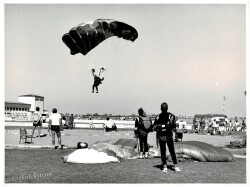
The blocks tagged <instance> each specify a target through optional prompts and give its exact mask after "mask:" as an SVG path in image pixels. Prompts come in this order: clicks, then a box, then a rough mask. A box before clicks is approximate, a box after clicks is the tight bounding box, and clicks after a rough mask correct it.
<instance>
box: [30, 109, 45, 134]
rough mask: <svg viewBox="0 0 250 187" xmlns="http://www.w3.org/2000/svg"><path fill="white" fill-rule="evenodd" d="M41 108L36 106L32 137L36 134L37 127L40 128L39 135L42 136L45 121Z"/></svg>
mask: <svg viewBox="0 0 250 187" xmlns="http://www.w3.org/2000/svg"><path fill="white" fill-rule="evenodd" d="M39 111H40V108H39V107H36V111H35V112H34V113H33V115H32V116H33V131H32V137H33V136H34V132H35V129H36V127H37V129H38V136H39V137H40V134H41V126H42V123H43V121H42V120H43V119H42V115H41V114H40V112H39Z"/></svg>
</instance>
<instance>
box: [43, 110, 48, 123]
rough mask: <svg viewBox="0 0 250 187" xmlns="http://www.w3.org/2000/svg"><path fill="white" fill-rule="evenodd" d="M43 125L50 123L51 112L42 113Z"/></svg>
mask: <svg viewBox="0 0 250 187" xmlns="http://www.w3.org/2000/svg"><path fill="white" fill-rule="evenodd" d="M42 118H43V123H48V122H49V112H44V113H42Z"/></svg>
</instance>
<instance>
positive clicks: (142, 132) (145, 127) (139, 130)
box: [135, 108, 152, 159]
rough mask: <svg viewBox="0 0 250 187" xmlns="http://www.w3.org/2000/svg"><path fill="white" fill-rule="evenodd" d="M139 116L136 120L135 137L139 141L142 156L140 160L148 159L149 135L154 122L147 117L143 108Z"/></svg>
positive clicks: (139, 111)
mask: <svg viewBox="0 0 250 187" xmlns="http://www.w3.org/2000/svg"><path fill="white" fill-rule="evenodd" d="M138 114H139V116H138V117H137V118H136V120H135V137H138V139H139V146H140V147H139V148H140V156H139V158H145V159H147V158H148V133H149V132H150V131H151V129H152V120H151V118H149V117H147V115H146V113H145V112H144V110H143V109H142V108H140V109H139V110H138Z"/></svg>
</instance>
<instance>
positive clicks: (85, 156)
mask: <svg viewBox="0 0 250 187" xmlns="http://www.w3.org/2000/svg"><path fill="white" fill-rule="evenodd" d="M62 160H63V162H67V163H85V164H93V163H108V162H119V160H118V159H117V158H116V157H114V156H109V155H108V154H107V153H104V152H99V151H96V150H94V149H77V150H75V151H74V152H73V153H71V154H69V155H67V156H63V157H62Z"/></svg>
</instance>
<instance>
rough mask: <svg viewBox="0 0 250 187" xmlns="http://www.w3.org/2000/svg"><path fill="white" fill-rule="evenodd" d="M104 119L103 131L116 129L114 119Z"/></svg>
mask: <svg viewBox="0 0 250 187" xmlns="http://www.w3.org/2000/svg"><path fill="white" fill-rule="evenodd" d="M106 119H107V120H106V121H105V122H104V126H103V128H104V132H108V131H117V127H116V124H115V123H114V121H112V119H110V118H109V117H107V118H106Z"/></svg>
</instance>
